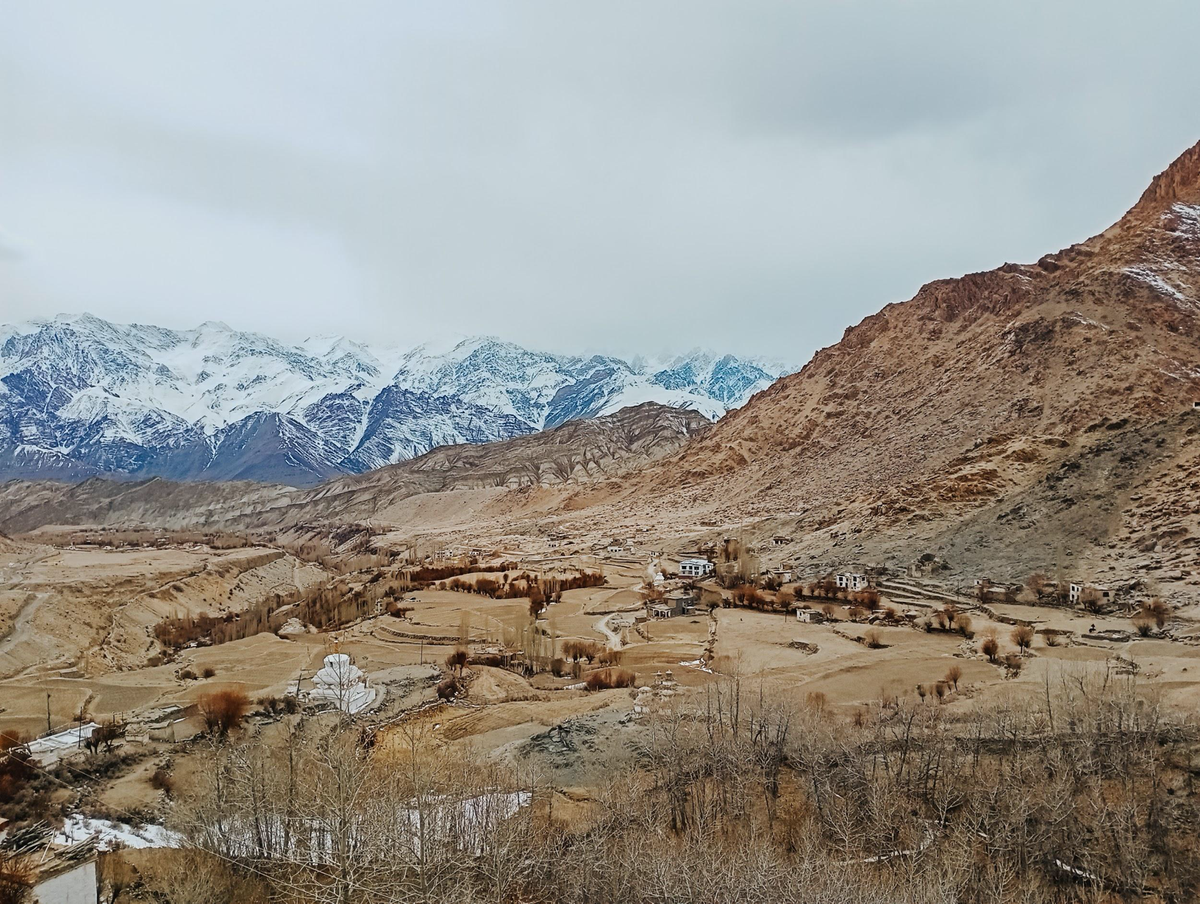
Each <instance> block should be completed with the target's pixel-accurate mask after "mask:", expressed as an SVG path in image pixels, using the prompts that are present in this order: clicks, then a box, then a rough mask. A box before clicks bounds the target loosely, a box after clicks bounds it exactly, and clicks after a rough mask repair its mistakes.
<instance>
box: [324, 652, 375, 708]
mask: <svg viewBox="0 0 1200 904" xmlns="http://www.w3.org/2000/svg"><path fill="white" fill-rule="evenodd" d="M308 699H309V702H311V703H329V704H331V705H333V706H335V707H337V708H338V709H340V710H341V711H342V712H346V713H357V712H361V711H362V710H364V709H366V708H367V707H368V706H370V705H371V704H372V703H374V702H375V688H373V687H368V686H367V676H366V675H364V674H363V671H362V669H360V668H359V667H358V666H356V665H355V664H354V663H352V662H351V661H350V657H349V656H347V655H346V654H345V653H330V654H329V655H328V656H326V657H325V664H324V665H323V666H321V668H320V669H319V670H318V671H317V674H315V675H313V688H312V690H311V691H309V693H308Z"/></svg>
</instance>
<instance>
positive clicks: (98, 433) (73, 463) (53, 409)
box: [0, 314, 785, 486]
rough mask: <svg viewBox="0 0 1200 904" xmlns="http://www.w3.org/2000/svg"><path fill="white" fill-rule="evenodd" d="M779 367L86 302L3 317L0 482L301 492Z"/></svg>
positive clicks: (740, 385) (719, 399) (679, 401)
mask: <svg viewBox="0 0 1200 904" xmlns="http://www.w3.org/2000/svg"><path fill="white" fill-rule="evenodd" d="M784 370H785V369H784V368H782V367H779V366H778V365H774V364H770V363H767V362H763V361H754V360H746V359H741V358H737V357H735V356H732V355H724V356H719V355H715V354H711V353H706V352H698V351H697V352H692V353H690V354H688V355H683V356H680V357H677V358H674V359H672V360H668V361H663V362H647V361H643V360H636V361H634V362H629V361H626V360H623V359H621V358H616V357H610V356H601V355H594V356H591V357H586V358H585V357H576V356H568V355H555V354H550V353H545V352H538V351H532V350H530V349H526V348H523V347H521V346H518V345H515V344H513V343H510V342H503V341H501V340H499V339H496V338H492V337H477V338H469V339H463V340H460V341H456V342H453V343H449V344H446V345H445V346H444V347H438V346H435V345H433V344H425V345H421V346H417V347H416V348H413V349H411V350H408V351H394V350H388V351H383V350H379V351H375V350H372V349H369V348H367V347H366V346H364V345H362V344H360V343H356V342H353V341H350V340H348V339H345V338H342V337H318V338H314V339H309V340H306V341H305V342H303V343H301V344H300V345H296V346H291V345H287V344H284V343H282V342H279V341H277V340H275V339H272V338H271V337H269V336H264V335H262V334H258V333H249V332H241V331H237V330H234V329H231V328H230V327H228V326H226V325H225V324H223V323H214V322H208V323H204V324H201V325H200V326H199V327H197V328H196V329H193V330H170V329H165V328H162V327H157V326H152V325H145V324H129V325H123V324H115V323H111V322H109V321H107V320H103V319H101V318H99V317H95V316H92V315H90V314H83V315H79V316H65V315H60V316H57V317H55V318H53V319H49V320H40V321H34V322H30V323H26V324H18V325H5V326H0V479H7V478H14V477H21V478H60V479H68V480H80V479H85V478H87V477H91V476H97V475H114V476H130V477H152V476H161V477H168V478H172V479H177V480H193V479H197V480H233V479H249V480H262V481H275V482H283V483H291V484H294V485H297V486H305V485H310V484H314V483H318V482H320V481H323V480H325V479H328V478H330V477H334V476H337V475H340V474H354V473H361V472H363V471H367V470H370V469H373V468H377V467H381V466H383V465H387V464H393V463H396V462H400V461H406V460H408V459H411V458H414V457H416V456H418V455H421V454H423V453H425V452H427V451H429V450H430V449H432V448H435V447H437V446H442V445H453V444H459V443H485V442H491V441H494V440H500V439H508V438H511V437H515V436H522V435H525V434H529V433H534V432H537V431H539V430H543V429H546V428H552V427H557V426H559V425H561V424H564V423H566V422H568V421H572V420H577V419H580V418H592V417H598V416H601V415H606V414H611V413H613V412H615V411H618V410H620V409H622V408H626V407H629V406H633V405H637V404H641V403H643V402H658V403H660V404H664V405H667V406H670V407H675V408H683V409H689V410H693V411H697V412H699V413H700V414H702V415H704V416H705V417H706V418H708V419H710V420H713V419H716V418H718V417H720V416H721V415H723V414H724V413H725V412H726V411H727V410H729V409H731V408H734V407H737V406H739V405H741V404H743V403H744V402H745V401H746V400H747V399H748V398H749V397H750V396H751V395H753V394H754V393H755V392H757V391H759V390H761V389H765V388H766V387H767V386H769V385H770V384H771V383H772V382H773V381H774V380H775V378H777V377H778V376H780V375H781V374H782V373H783V372H784Z"/></svg>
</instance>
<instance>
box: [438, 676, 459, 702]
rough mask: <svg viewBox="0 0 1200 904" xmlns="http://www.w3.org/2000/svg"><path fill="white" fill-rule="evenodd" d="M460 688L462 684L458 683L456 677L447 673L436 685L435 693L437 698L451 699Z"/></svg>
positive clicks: (456, 694)
mask: <svg viewBox="0 0 1200 904" xmlns="http://www.w3.org/2000/svg"><path fill="white" fill-rule="evenodd" d="M460 690H462V685H460V684H459V683H458V679H457V678H455V677H454V676H453V675H447V676H446V677H445V678H443V679H442V680H441V681H440V682H438V686H437V695H438V699H439V700H453V699H454V698H455V697H457V696H458V693H459V691H460Z"/></svg>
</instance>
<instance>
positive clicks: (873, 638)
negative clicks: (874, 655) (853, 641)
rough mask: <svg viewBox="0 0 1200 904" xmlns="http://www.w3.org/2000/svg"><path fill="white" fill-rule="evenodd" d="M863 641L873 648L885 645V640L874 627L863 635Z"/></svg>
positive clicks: (876, 648)
mask: <svg viewBox="0 0 1200 904" xmlns="http://www.w3.org/2000/svg"><path fill="white" fill-rule="evenodd" d="M863 643H864V644H866V645H867V646H868V647H870V648H871V649H872V650H878V649H880V648H881V647H882V646H883V640H882V638H881V637H880V636H879V632H878V631H876V630H875V629H874V628H872V629H871V630H870V631H868V632H867V633H866V634H864V635H863Z"/></svg>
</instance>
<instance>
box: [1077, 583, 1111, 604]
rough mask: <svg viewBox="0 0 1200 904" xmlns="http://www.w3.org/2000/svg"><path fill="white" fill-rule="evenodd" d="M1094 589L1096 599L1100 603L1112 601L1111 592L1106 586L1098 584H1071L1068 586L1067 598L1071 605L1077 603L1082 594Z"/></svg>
mask: <svg viewBox="0 0 1200 904" xmlns="http://www.w3.org/2000/svg"><path fill="white" fill-rule="evenodd" d="M1091 591H1094V592H1095V593H1096V594H1097V597H1098V600H1099V602H1101V603H1111V602H1112V601H1113V592H1112V590H1111V589H1109V588H1108V587H1104V586H1101V585H1100V584H1071V586H1070V587H1069V588H1068V592H1067V598H1068V599H1069V600H1070V601H1071V605H1078V604H1079V603H1080V602H1081V601H1082V600H1083V597H1084V594H1086V593H1089V592H1091Z"/></svg>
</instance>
